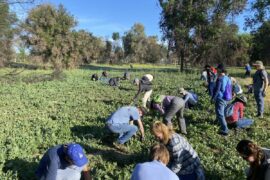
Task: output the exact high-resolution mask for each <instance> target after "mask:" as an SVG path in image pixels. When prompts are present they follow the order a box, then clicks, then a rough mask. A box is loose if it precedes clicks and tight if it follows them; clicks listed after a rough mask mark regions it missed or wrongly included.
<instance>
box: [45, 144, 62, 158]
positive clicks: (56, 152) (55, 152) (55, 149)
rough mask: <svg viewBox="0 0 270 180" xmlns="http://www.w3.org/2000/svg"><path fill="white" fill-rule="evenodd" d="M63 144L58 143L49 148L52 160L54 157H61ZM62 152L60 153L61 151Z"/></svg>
mask: <svg viewBox="0 0 270 180" xmlns="http://www.w3.org/2000/svg"><path fill="white" fill-rule="evenodd" d="M62 146H63V145H56V146H54V147H51V148H50V149H48V152H47V153H48V156H49V158H50V159H51V160H53V159H59V154H61V152H60V151H61V148H62ZM59 152H60V153H59Z"/></svg>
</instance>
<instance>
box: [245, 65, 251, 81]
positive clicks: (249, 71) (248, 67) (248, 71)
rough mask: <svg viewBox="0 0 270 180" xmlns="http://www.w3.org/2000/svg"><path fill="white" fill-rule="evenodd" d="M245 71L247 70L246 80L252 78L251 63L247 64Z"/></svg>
mask: <svg viewBox="0 0 270 180" xmlns="http://www.w3.org/2000/svg"><path fill="white" fill-rule="evenodd" d="M245 70H246V73H245V78H247V77H250V76H251V67H250V65H249V63H247V64H246V66H245Z"/></svg>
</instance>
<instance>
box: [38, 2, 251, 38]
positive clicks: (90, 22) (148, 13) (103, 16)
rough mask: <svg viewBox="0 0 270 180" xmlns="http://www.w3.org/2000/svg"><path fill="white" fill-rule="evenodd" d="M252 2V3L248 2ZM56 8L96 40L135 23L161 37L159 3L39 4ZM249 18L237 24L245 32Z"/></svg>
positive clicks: (241, 16) (239, 18) (147, 31)
mask: <svg viewBox="0 0 270 180" xmlns="http://www.w3.org/2000/svg"><path fill="white" fill-rule="evenodd" d="M249 1H252V0H249ZM40 2H43V3H44V2H49V3H52V4H54V5H59V4H60V3H61V4H63V5H64V7H65V8H66V9H67V11H68V12H69V13H70V14H72V15H74V17H75V18H76V19H77V20H78V26H77V27H76V29H85V30H87V31H89V32H92V33H93V34H94V35H95V36H101V37H105V38H109V37H111V35H112V33H113V32H120V34H121V35H123V33H124V32H126V31H127V30H129V29H130V28H131V27H132V26H133V25H134V23H138V22H139V23H142V24H143V25H144V27H145V32H146V34H147V35H158V36H159V37H161V32H160V28H159V19H160V12H161V8H160V7H159V5H158V0H115V1H113V0H78V1H75V0H40ZM247 14H250V12H248V11H245V12H244V13H243V14H242V15H240V16H239V17H236V18H234V22H236V23H237V24H238V25H239V30H240V32H244V30H243V27H244V17H245V16H246V15H247Z"/></svg>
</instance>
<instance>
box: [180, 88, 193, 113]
mask: <svg viewBox="0 0 270 180" xmlns="http://www.w3.org/2000/svg"><path fill="white" fill-rule="evenodd" d="M179 93H180V94H181V95H183V99H184V101H185V107H186V108H189V109H190V108H192V107H194V106H195V105H196V104H197V103H198V95H197V94H195V93H194V92H189V91H186V90H185V89H184V88H180V89H179Z"/></svg>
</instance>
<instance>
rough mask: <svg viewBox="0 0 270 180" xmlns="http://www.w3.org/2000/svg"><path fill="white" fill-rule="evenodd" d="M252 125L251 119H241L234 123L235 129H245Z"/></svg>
mask: <svg viewBox="0 0 270 180" xmlns="http://www.w3.org/2000/svg"><path fill="white" fill-rule="evenodd" d="M252 124H253V120H251V119H246V118H242V119H239V120H238V121H237V122H236V127H237V128H246V127H249V126H250V125H252Z"/></svg>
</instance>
